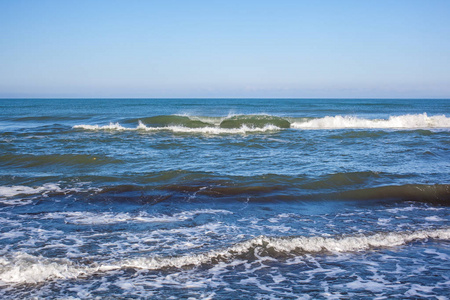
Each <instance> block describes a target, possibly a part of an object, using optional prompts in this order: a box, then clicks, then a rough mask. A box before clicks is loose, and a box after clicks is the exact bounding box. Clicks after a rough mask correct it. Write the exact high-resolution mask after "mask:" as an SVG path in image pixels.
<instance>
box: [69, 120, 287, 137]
mask: <svg viewBox="0 0 450 300" xmlns="http://www.w3.org/2000/svg"><path fill="white" fill-rule="evenodd" d="M73 128H75V129H85V130H111V131H146V132H158V131H171V132H174V133H200V134H211V135H217V134H246V133H258V132H267V131H277V130H280V128H279V127H277V126H274V125H265V126H264V127H261V128H260V127H248V126H246V125H242V126H241V127H239V128H221V127H194V128H190V127H185V126H174V125H171V126H166V127H148V126H146V125H145V124H144V123H142V122H141V121H139V125H138V126H137V127H135V128H129V127H123V126H122V125H120V124H119V123H110V124H109V125H104V126H99V125H75V126H74V127H73Z"/></svg>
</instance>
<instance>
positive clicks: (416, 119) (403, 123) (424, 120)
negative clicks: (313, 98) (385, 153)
mask: <svg viewBox="0 0 450 300" xmlns="http://www.w3.org/2000/svg"><path fill="white" fill-rule="evenodd" d="M291 128H298V129H345V128H355V129H358V128H375V129H376V128H380V129H389V128H392V129H419V128H450V118H448V117H446V116H445V115H436V116H428V115H427V114H426V113H423V114H416V115H402V116H391V117H389V119H373V120H371V119H363V118H357V117H352V116H327V117H324V118H318V119H312V120H308V121H305V122H293V123H292V124H291Z"/></svg>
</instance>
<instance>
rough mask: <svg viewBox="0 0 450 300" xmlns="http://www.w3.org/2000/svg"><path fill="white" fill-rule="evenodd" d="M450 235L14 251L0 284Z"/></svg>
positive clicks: (0, 262) (0, 271)
mask: <svg viewBox="0 0 450 300" xmlns="http://www.w3.org/2000/svg"><path fill="white" fill-rule="evenodd" d="M427 239H438V240H449V239H450V228H441V229H433V230H417V231H406V232H383V233H376V234H372V235H350V236H343V237H321V236H312V237H306V236H296V237H268V236H259V237H255V238H253V239H250V240H247V241H244V242H241V243H238V244H235V245H232V246H230V247H228V248H225V249H222V250H213V251H210V252H206V253H200V254H186V255H183V256H175V257H158V256H155V257H139V258H134V259H126V260H119V261H116V262H109V263H92V264H89V265H86V264H85V265H83V264H81V263H75V262H73V261H70V260H68V259H57V258H45V257H42V256H33V255H30V254H26V253H15V254H12V255H9V256H4V257H2V258H0V280H1V281H2V282H3V284H23V283H39V282H44V281H47V280H55V279H74V278H79V277H86V276H90V275H93V274H96V273H102V272H109V271H115V270H120V269H128V268H132V269H144V270H164V269H167V268H177V269H179V268H186V267H195V266H199V265H215V264H217V263H219V262H223V261H232V260H235V259H243V260H254V259H264V257H266V258H267V259H277V258H282V257H292V256H301V255H305V254H315V253H339V252H344V253H345V252H354V251H363V250H370V249H377V248H384V247H397V246H401V245H405V244H408V243H411V242H413V241H418V240H427Z"/></svg>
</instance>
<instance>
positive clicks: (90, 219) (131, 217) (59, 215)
mask: <svg viewBox="0 0 450 300" xmlns="http://www.w3.org/2000/svg"><path fill="white" fill-rule="evenodd" d="M219 213H220V214H232V212H230V211H227V210H219V209H198V210H192V211H184V212H181V213H177V214H173V215H164V214H158V215H151V214H148V213H139V214H130V213H112V212H100V213H94V212H79V211H74V212H53V213H47V214H45V215H43V216H40V218H44V219H64V220H65V221H66V222H67V223H70V224H77V225H107V224H117V223H124V222H136V223H169V222H181V221H185V220H188V219H192V218H193V217H194V216H196V215H199V214H219Z"/></svg>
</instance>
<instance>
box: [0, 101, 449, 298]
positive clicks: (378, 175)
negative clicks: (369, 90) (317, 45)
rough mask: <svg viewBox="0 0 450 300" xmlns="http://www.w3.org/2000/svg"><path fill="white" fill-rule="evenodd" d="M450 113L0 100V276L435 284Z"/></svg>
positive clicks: (442, 282)
mask: <svg viewBox="0 0 450 300" xmlns="http://www.w3.org/2000/svg"><path fill="white" fill-rule="evenodd" d="M449 114H450V101H449V100H433V99H431V100H430V99H423V100H411V99H410V100H408V99H404V100H359V99H51V100H50V99H27V100H20V99H14V100H13V99H11V100H8V99H3V100H0V223H1V229H0V245H1V248H0V253H1V258H0V294H1V295H2V297H3V298H32V297H49V298H58V297H60V298H68V297H73V298H95V297H129V298H133V297H134V298H142V297H151V298H163V299H166V298H170V297H173V298H189V297H194V298H212V299H215V298H230V299H236V298H249V299H254V298H259V299H266V298H271V299H272V298H292V299H296V298H304V299H309V298H310V299H318V298H319V299H320V298H323V299H329V298H337V299H342V298H355V297H356V298H358V297H359V298H380V299H382V298H383V297H384V298H413V299H414V298H420V297H429V298H435V299H437V298H439V297H446V296H447V294H448V288H449V284H448V276H449V272H450V265H449V263H448V259H449V257H450V223H449V220H450V215H449V208H448V204H449V201H450V182H449V175H448V174H449V173H450V116H449ZM439 299H444V298H439Z"/></svg>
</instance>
